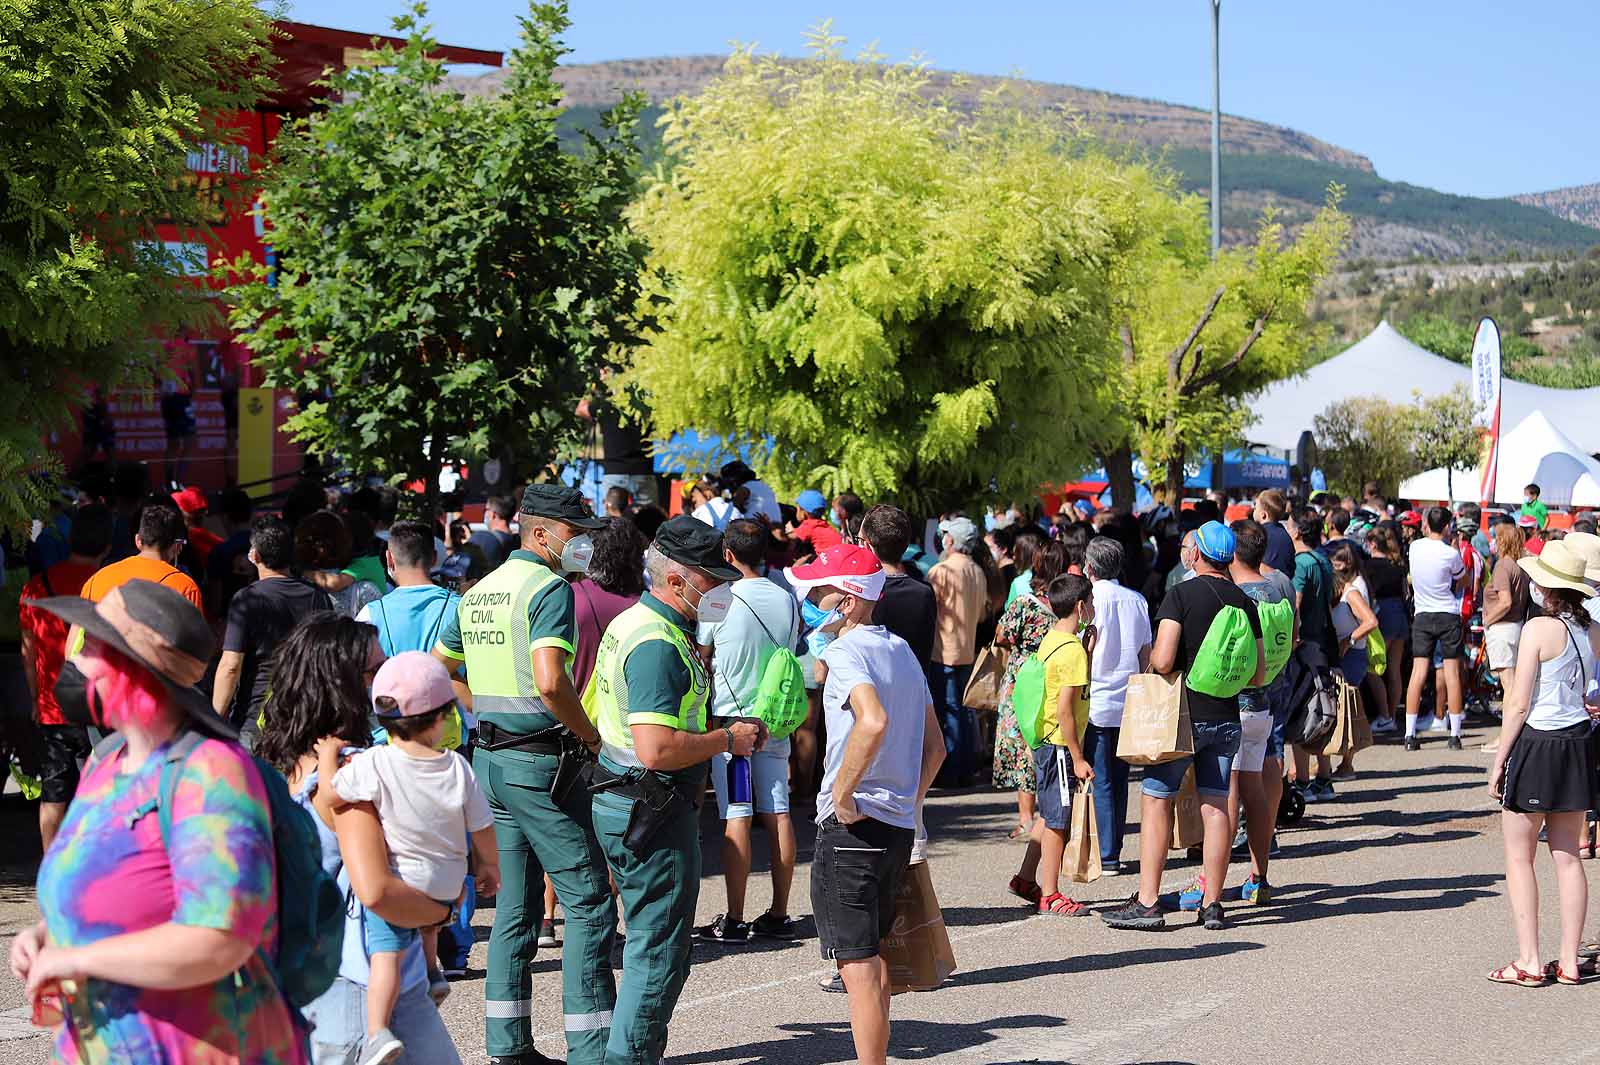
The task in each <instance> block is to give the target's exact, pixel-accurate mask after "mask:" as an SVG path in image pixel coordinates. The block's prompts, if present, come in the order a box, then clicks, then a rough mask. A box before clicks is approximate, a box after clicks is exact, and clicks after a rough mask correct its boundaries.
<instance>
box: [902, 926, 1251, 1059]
mask: <svg viewBox="0 0 1600 1065" xmlns="http://www.w3.org/2000/svg"><path fill="white" fill-rule="evenodd" d="M1240 923H1243V922H1240ZM1167 927H1168V928H1169V929H1176V928H1178V927H1180V926H1179V925H1176V924H1169V925H1168V926H1167ZM1265 949H1266V947H1265V946H1264V945H1263V944H1261V943H1242V942H1238V941H1236V940H1235V941H1230V942H1225V943H1204V944H1201V945H1200V946H1194V947H1138V948H1135V949H1133V950H1116V951H1108V952H1106V953H1104V954H1079V955H1078V956H1076V957H1072V958H1057V959H1055V960H1054V961H1039V962H1028V963H1026V964H1023V965H1000V966H995V967H994V968H990V969H976V970H972V971H958V972H957V973H955V975H953V976H951V977H950V980H949V982H948V983H946V984H945V985H944V986H945V987H975V986H979V985H982V984H1010V983H1016V982H1018V981H1021V980H1031V979H1032V978H1034V977H1036V976H1073V975H1076V974H1080V973H1097V972H1104V971H1106V970H1109V969H1127V968H1131V967H1133V966H1135V965H1159V964H1161V963H1163V962H1170V961H1194V960H1196V959H1200V958H1222V957H1226V956H1227V955H1229V954H1240V953H1243V952H1244V951H1248V950H1265ZM894 1030H895V1032H896V1033H898V1032H899V1031H900V1025H899V1023H896V1024H895V1029H894Z"/></svg>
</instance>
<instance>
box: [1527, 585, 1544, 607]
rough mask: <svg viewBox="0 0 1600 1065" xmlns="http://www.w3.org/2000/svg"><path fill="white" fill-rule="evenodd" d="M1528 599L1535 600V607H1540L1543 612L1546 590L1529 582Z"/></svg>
mask: <svg viewBox="0 0 1600 1065" xmlns="http://www.w3.org/2000/svg"><path fill="white" fill-rule="evenodd" d="M1528 598H1529V599H1532V600H1533V605H1534V606H1536V607H1538V608H1539V609H1541V610H1543V609H1544V589H1543V588H1541V587H1539V586H1538V585H1537V584H1534V583H1532V582H1529V584H1528Z"/></svg>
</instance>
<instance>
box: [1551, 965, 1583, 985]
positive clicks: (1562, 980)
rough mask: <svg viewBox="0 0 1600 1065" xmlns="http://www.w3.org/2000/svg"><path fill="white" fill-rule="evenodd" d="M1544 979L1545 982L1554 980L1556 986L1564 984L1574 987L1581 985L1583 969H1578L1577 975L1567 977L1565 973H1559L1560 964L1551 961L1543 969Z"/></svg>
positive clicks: (1580, 967)
mask: <svg viewBox="0 0 1600 1065" xmlns="http://www.w3.org/2000/svg"><path fill="white" fill-rule="evenodd" d="M1544 978H1545V979H1546V980H1554V981H1555V982H1556V983H1558V984H1566V985H1568V986H1576V985H1578V984H1581V983H1583V967H1582V966H1579V967H1578V975H1576V976H1569V975H1567V974H1566V973H1564V972H1562V971H1561V963H1560V962H1558V961H1553V962H1551V963H1550V964H1549V965H1546V966H1545V967H1544Z"/></svg>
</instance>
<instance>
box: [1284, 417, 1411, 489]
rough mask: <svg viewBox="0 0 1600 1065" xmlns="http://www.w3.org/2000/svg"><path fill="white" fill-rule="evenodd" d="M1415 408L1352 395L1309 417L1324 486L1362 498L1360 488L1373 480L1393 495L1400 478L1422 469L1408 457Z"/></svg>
mask: <svg viewBox="0 0 1600 1065" xmlns="http://www.w3.org/2000/svg"><path fill="white" fill-rule="evenodd" d="M1416 416H1417V412H1416V408H1415V407H1411V406H1408V405H1405V404H1400V403H1390V402H1389V401H1388V400H1386V399H1384V398H1383V397H1382V396H1353V397H1351V398H1349V399H1341V400H1336V401H1335V402H1333V403H1330V404H1328V407H1327V409H1326V410H1324V411H1323V412H1322V413H1321V414H1318V415H1316V416H1315V417H1314V418H1313V419H1312V428H1313V431H1314V432H1315V434H1316V438H1317V443H1318V444H1319V455H1320V462H1321V465H1322V468H1323V470H1324V472H1326V473H1327V475H1328V487H1329V488H1331V489H1332V490H1333V491H1335V492H1339V493H1341V494H1343V495H1348V496H1355V497H1356V498H1360V495H1361V486H1362V485H1364V484H1365V483H1366V482H1368V481H1377V482H1378V486H1379V490H1380V491H1382V492H1383V493H1384V494H1386V495H1393V494H1394V493H1395V490H1396V489H1397V488H1398V487H1399V485H1400V482H1401V480H1403V479H1404V478H1406V477H1409V476H1410V475H1411V474H1413V473H1416V472H1417V471H1418V470H1420V469H1425V468H1426V467H1421V466H1418V465H1417V459H1416V457H1415V456H1414V455H1413V454H1412V451H1411V448H1412V443H1413V438H1414V437H1413V424H1412V423H1413V420H1414V419H1415V418H1416Z"/></svg>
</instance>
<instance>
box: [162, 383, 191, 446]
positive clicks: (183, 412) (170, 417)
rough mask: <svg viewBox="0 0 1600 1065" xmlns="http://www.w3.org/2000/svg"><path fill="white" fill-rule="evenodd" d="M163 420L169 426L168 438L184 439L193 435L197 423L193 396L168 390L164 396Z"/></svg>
mask: <svg viewBox="0 0 1600 1065" xmlns="http://www.w3.org/2000/svg"><path fill="white" fill-rule="evenodd" d="M161 421H162V423H163V424H164V425H165V426H166V427H167V439H168V440H182V439H184V438H185V437H190V436H193V435H194V434H195V423H194V403H193V399H192V397H190V396H188V395H186V394H184V393H182V392H168V393H167V394H166V395H164V396H162V397H161Z"/></svg>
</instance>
